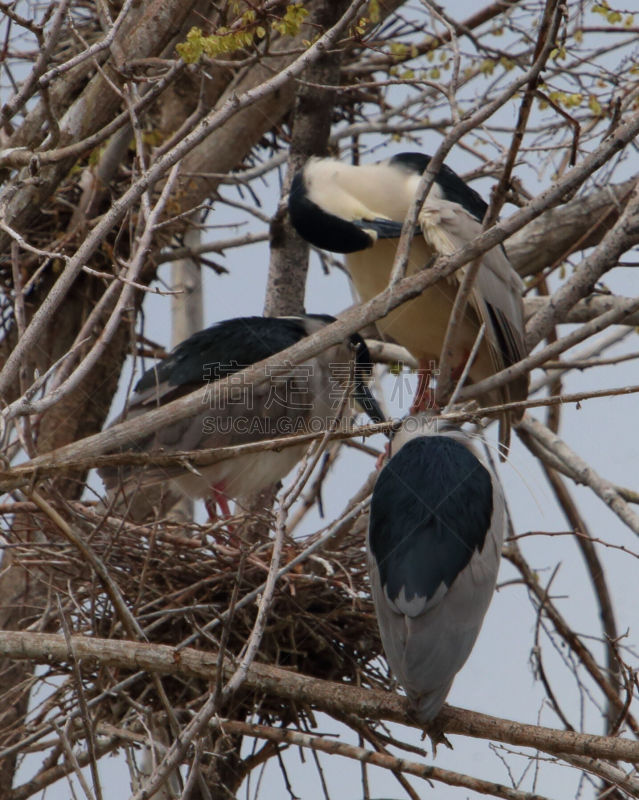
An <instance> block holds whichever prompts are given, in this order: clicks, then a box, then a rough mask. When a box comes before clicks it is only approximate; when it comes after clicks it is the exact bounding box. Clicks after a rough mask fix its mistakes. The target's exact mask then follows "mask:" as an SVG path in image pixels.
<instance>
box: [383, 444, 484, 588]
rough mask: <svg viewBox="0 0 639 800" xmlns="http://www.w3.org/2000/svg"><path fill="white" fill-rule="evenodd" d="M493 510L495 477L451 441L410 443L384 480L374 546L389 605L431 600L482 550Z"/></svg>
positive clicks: (390, 464) (388, 468) (391, 463)
mask: <svg viewBox="0 0 639 800" xmlns="http://www.w3.org/2000/svg"><path fill="white" fill-rule="evenodd" d="M492 512H493V493H492V481H491V477H490V473H489V472H488V470H487V469H486V468H485V467H484V466H483V464H482V463H481V462H480V461H479V459H478V458H477V457H476V456H475V455H473V453H471V451H470V450H469V449H468V448H466V447H464V445H462V444H461V443H460V442H457V441H456V440H455V439H452V438H451V437H448V436H421V437H417V438H415V439H411V440H410V441H408V442H407V443H406V444H405V445H404V446H403V447H402V448H401V450H400V451H399V452H398V453H397V454H396V455H395V456H393V458H392V459H391V460H390V461H389V462H388V464H387V465H386V466H385V467H384V469H383V470H382V472H381V473H380V475H379V478H378V480H377V483H376V485H375V489H374V492H373V497H372V500H371V510H370V547H371V551H372V553H373V555H374V557H375V560H376V562H377V566H378V569H379V575H380V580H381V585H382V586H383V587H384V588H385V590H386V593H387V595H388V597H389V599H390V600H391V601H395V600H397V598H398V597H399V595H400V593H401V591H402V588H403V589H404V593H405V599H406V600H407V601H409V602H410V600H411V599H412V598H413V597H415V596H417V597H421V598H426V599H430V598H432V597H433V595H434V594H435V593H436V592H437V590H438V588H439V587H440V586H441V585H442V584H444V585H445V586H447V587H450V585H451V584H452V583H453V581H454V580H455V578H456V577H457V575H458V574H459V573H460V572H461V571H462V570H463V569H464V567H465V566H466V565H467V564H468V562H469V561H470V559H471V557H472V555H473V553H474V552H475V551H481V550H482V548H483V546H484V542H485V540H486V534H487V532H488V530H489V527H490V523H491V518H492Z"/></svg>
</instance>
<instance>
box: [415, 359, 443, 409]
mask: <svg viewBox="0 0 639 800" xmlns="http://www.w3.org/2000/svg"><path fill="white" fill-rule="evenodd" d="M432 370H433V364H432V361H426V360H425V359H421V358H420V359H419V367H418V369H417V391H416V392H415V397H414V399H413V404H412V406H411V407H410V413H411V414H419V412H420V411H426V409H428V408H437V403H436V401H435V392H433V390H432V389H431V388H430V377H431V374H432Z"/></svg>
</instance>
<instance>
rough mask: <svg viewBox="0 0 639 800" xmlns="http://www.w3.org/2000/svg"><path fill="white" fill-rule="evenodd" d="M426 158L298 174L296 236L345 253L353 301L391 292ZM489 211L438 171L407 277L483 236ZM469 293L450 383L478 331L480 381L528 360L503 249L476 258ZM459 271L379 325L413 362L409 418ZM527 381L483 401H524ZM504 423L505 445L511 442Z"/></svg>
mask: <svg viewBox="0 0 639 800" xmlns="http://www.w3.org/2000/svg"><path fill="white" fill-rule="evenodd" d="M429 162H430V156H427V155H423V154H422V153H400V154H399V155H396V156H393V157H392V158H390V159H388V160H387V161H381V162H379V163H374V164H363V165H361V166H352V165H349V164H345V163H343V162H341V161H337V160H335V159H332V158H311V159H309V161H307V162H306V164H305V166H304V167H303V169H302V170H301V171H300V172H298V173H297V174H296V175H295V176H294V178H293V182H292V185H291V191H290V194H289V206H288V207H289V214H290V217H291V221H292V223H293V225H294V227H295V228H296V230H297V231H298V233H299V234H300V235H301V236H302V237H303V238H304V239H306V240H307V241H308V242H310V243H311V244H312V245H314V246H315V247H319V248H322V249H324V250H330V251H332V252H336V253H345V254H346V266H347V268H348V271H349V273H350V276H351V278H352V280H353V284H354V286H355V289H356V290H357V293H358V294H359V296H360V298H361V299H362V300H363V301H366V300H370V299H371V298H372V297H374V296H375V295H377V294H379V293H380V292H382V291H383V290H384V289H385V288H386V286H387V285H388V281H389V278H390V274H391V269H392V265H393V261H394V259H395V253H396V250H397V240H398V239H399V236H400V233H401V229H402V224H403V221H404V219H405V217H406V216H407V213H408V210H409V208H410V205H411V203H412V201H413V198H414V196H415V193H416V189H417V186H418V184H419V182H420V179H421V175H422V173H423V172H424V171H425V170H426V168H427V167H428V164H429ZM486 209H487V206H486V203H485V202H484V201H483V200H482V198H481V197H480V196H479V195H478V194H477V192H475V191H474V190H473V189H471V188H470V187H469V186H468V185H467V184H466V183H464V181H463V180H462V179H461V178H460V177H459V176H458V175H457V174H456V173H455V172H453V171H452V170H451V169H449V168H448V167H446V166H443V167H441V169H440V170H439V172H438V173H437V176H436V178H435V182H434V183H433V186H432V187H431V190H430V192H429V194H428V196H427V198H426V200H425V201H424V204H423V206H422V208H421V210H420V212H419V216H418V225H419V228H420V229H421V234H422V235H421V236H418V235H416V236H414V237H413V241H412V244H411V248H410V253H409V260H408V269H407V274H411V273H414V272H417V271H418V270H420V269H422V268H423V267H425V266H426V265H427V264H428V263H429V261H430V260H431V259H432V258H433V257H434V256H437V255H446V254H450V253H453V252H455V251H456V250H458V249H460V248H461V247H463V246H464V245H465V244H467V243H468V242H469V241H471V240H472V239H473V238H474V237H476V236H477V235H478V234H479V233H481V230H482V219H483V217H484V215H485V213H486ZM481 259H482V260H481V267H480V269H479V272H478V274H477V277H476V280H475V283H474V286H473V291H472V293H471V296H470V298H469V303H468V305H467V307H466V310H465V314H464V318H463V321H462V323H461V325H460V330H459V331H458V332H457V339H456V345H455V347H454V350H453V353H452V360H451V365H452V367H453V377H459V376H460V375H461V372H462V371H463V367H464V365H465V363H466V360H467V359H468V356H469V354H470V352H471V350H472V348H473V345H474V343H475V340H476V338H477V336H478V332H479V329H480V328H481V325H482V323H485V326H486V327H485V333H484V337H483V340H482V342H481V343H480V346H479V349H478V352H477V355H476V357H475V359H474V361H473V363H472V365H471V366H470V371H469V380H470V381H471V382H474V383H476V382H478V381H480V380H482V379H483V378H486V377H488V376H489V375H493V374H494V373H496V372H498V371H500V370H501V369H503V368H505V367H508V366H510V365H511V364H514V363H515V362H517V361H519V360H520V359H521V358H523V357H524V356H525V354H526V348H525V340H524V316H523V304H522V281H521V279H520V277H519V275H517V273H516V272H515V271H514V269H513V268H512V266H511V264H510V262H509V261H508V258H507V257H506V253H505V251H504V249H503V247H501V246H498V247H494V248H493V249H492V250H489V251H488V252H486V253H484V254H483V256H482V257H481ZM460 272H463V268H462V270H461V271H458V272H457V273H456V274H454V275H451V276H450V277H449V278H446V279H444V280H442V281H439V282H438V283H436V284H435V285H434V286H430V287H428V288H427V289H426V290H425V291H424V292H422V294H421V295H419V296H418V297H416V298H414V299H412V300H409V301H408V302H406V303H404V304H402V305H401V306H399V307H398V308H395V309H393V310H392V311H391V312H389V313H388V314H387V315H386V316H385V317H383V318H382V319H380V320H378V322H377V325H378V327H379V329H380V331H381V333H382V334H383V335H384V336H387V337H390V338H392V339H393V340H395V341H396V342H397V343H398V344H400V345H403V346H404V347H405V348H406V349H407V350H409V351H410V353H411V354H412V355H413V356H414V357H415V358H416V359H417V360H418V362H419V367H420V382H419V389H418V396H417V397H416V398H415V402H414V404H413V409H412V411H413V412H416V411H420V410H424V409H425V408H426V407H427V406H428V405H430V404H431V401H430V400H429V393H428V383H429V378H430V374H431V372H432V371H433V367H434V366H435V365H436V364H437V363H438V362H439V359H440V353H441V349H442V345H443V341H444V337H445V334H446V329H447V327H448V321H449V317H450V312H451V309H452V305H453V302H454V300H455V296H456V292H457V288H458V286H459V280H460V277H459V275H460ZM527 394H528V377H527V376H524V377H522V378H517V379H515V380H513V381H512V382H510V383H508V384H506V385H505V386H504V387H503V388H502V389H500V390H498V391H497V392H494V393H492V394H491V395H489V396H488V401H489V402H490V403H501V402H503V403H506V402H510V401H513V400H525V399H526V397H527ZM519 416H520V414H519V413H517V412H516V413H515V414H512V415H505V416H504V419H503V425H502V431H501V439H502V442H503V443H504V444H505V445H507V443H508V441H509V427H510V426H509V421H510V419H511V418H512V419H517V418H519Z"/></svg>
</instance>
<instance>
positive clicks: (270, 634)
mask: <svg viewBox="0 0 639 800" xmlns="http://www.w3.org/2000/svg"><path fill="white" fill-rule="evenodd" d="M63 513H64V516H65V518H66V519H67V520H68V521H69V522H70V524H71V525H73V526H74V529H75V530H76V531H77V530H80V531H84V532H85V534H84V535H83V539H84V541H86V542H87V544H88V545H89V547H90V548H91V550H92V552H93V553H94V554H95V556H97V558H99V559H100V561H101V562H102V564H103V565H104V566H105V567H106V569H107V570H108V573H109V575H110V577H111V580H112V581H113V582H114V583H115V584H116V585H117V587H118V589H119V592H120V593H121V595H122V597H123V599H124V600H125V602H126V605H127V606H128V608H129V609H130V610H131V611H132V613H133V614H134V616H135V617H136V619H137V621H138V623H139V624H140V626H141V627H142V628H143V630H144V632H145V635H146V636H147V637H148V641H149V642H153V643H158V644H167V645H173V646H175V645H178V644H180V643H182V642H184V641H185V640H187V639H189V638H191V637H193V636H195V637H196V638H195V639H194V640H193V641H192V642H191V643H190V644H189V646H191V647H195V648H198V649H203V650H211V651H214V652H218V651H219V648H220V643H221V641H222V638H223V637H226V639H227V641H226V652H227V654H228V655H229V656H236V657H237V656H239V655H240V654H241V652H242V648H243V646H244V645H245V643H246V641H247V639H248V637H249V635H250V632H251V629H252V626H253V623H254V621H255V617H256V613H257V603H258V600H253V601H252V602H250V603H248V604H247V605H246V606H244V607H242V608H236V609H235V611H234V612H233V614H232V617H231V621H230V623H228V626H227V627H226V628H225V625H224V623H223V622H220V623H219V624H217V625H216V626H215V627H213V628H212V629H210V630H209V629H208V628H207V625H208V624H209V623H211V621H213V620H216V619H217V620H219V618H220V616H221V615H223V614H225V613H226V612H228V609H229V607H230V606H231V603H232V599H233V596H234V592H235V594H236V597H235V600H236V602H237V601H239V600H241V599H242V597H244V596H245V595H246V594H248V593H249V592H251V591H252V590H254V589H256V588H258V587H259V586H260V585H261V584H262V583H263V582H264V580H265V579H266V575H267V571H268V568H269V563H270V558H271V552H272V540H271V537H270V534H269V533H268V526H267V525H265V524H264V520H262V521H261V522H260V523H259V524H258V526H257V527H258V528H260V529H261V530H262V531H263V533H262V534H261V535H260V534H256V533H255V530H254V528H255V523H254V522H253V524H252V528H253V531H252V532H249V533H246V530H247V529H246V528H244V527H243V523H242V522H241V521H240V522H238V523H236V525H235V527H234V529H233V530H229V529H228V528H227V527H224V526H222V527H220V526H218V527H217V529H216V528H215V527H212V526H197V525H193V524H188V525H184V524H176V523H173V522H168V521H160V522H156V523H154V524H148V525H133V524H129V523H127V522H125V521H123V520H121V519H119V518H115V517H111V518H106V519H105V518H103V517H101V516H100V515H98V514H96V513H95V512H93V511H92V510H90V509H87V508H86V507H85V506H83V505H82V504H80V503H76V504H66V506H65V508H64V511H63ZM21 516H22V519H23V521H24V523H25V524H24V526H23V527H22V528H21V527H20V525H18V520H17V519H16V520H15V521H14V525H13V531H14V533H15V534H16V536H17V537H18V538H19V539H20V540H21V543H20V544H19V545H18V547H17V548H14V550H13V551H12V557H13V558H17V559H19V561H20V563H21V564H23V565H24V566H25V567H27V569H28V570H29V572H30V575H31V576H32V578H35V579H36V580H37V582H38V586H39V590H38V592H37V594H38V595H39V596H40V597H41V599H42V608H41V610H40V613H38V612H36V614H35V616H36V617H37V616H40V619H41V622H42V623H44V625H43V627H40V629H41V630H42V629H46V630H48V631H60V630H61V627H62V626H61V624H60V612H62V613H63V614H64V618H65V624H66V626H67V628H68V630H69V632H70V633H72V634H85V635H90V636H97V637H110V638H124V639H126V638H131V637H130V636H129V635H128V634H127V633H126V631H125V628H124V626H123V624H122V621H121V620H120V619H119V618H118V616H117V614H116V612H115V609H114V606H113V604H112V602H111V599H110V598H109V596H108V593H107V592H106V591H105V588H104V585H103V582H102V581H101V580H100V579H99V577H98V576H97V575H96V573H95V571H94V570H93V568H92V567H91V565H90V564H88V563H87V560H86V559H85V558H84V557H83V556H82V555H81V554H80V553H79V552H78V550H77V549H76V548H75V547H74V546H72V545H71V544H69V543H68V542H66V541H65V540H64V539H63V538H62V537H61V536H60V534H59V531H56V530H55V529H52V528H51V526H50V525H49V524H47V525H46V532H45V537H42V535H41V534H40V536H38V538H46V541H42V542H35V541H34V538H35V537H34V531H35V530H36V529H37V528H39V529H40V531H41V532H42V528H43V522H44V523H45V524H46V521H43V519H42V517H41V516H40V515H39V514H38V515H36V514H27V513H25V514H24V515H21ZM36 519H37V521H36ZM34 523H35V524H34ZM364 523H365V521H364V520H363V519H361V518H360V520H358V521H357V522H356V523H355V524H354V525H353V526H351V527H350V528H349V529H348V530H347V531H346V532H345V533H341V534H340V536H339V538H338V539H336V540H335V541H331V542H329V543H328V545H327V546H326V549H322V550H321V551H320V553H319V554H317V555H311V556H310V557H308V558H307V559H306V561H305V562H304V563H302V564H300V565H299V566H297V567H296V568H294V569H293V570H292V571H291V572H290V573H288V574H287V575H285V576H284V577H282V578H281V579H280V580H279V581H278V584H277V589H276V593H275V597H274V602H273V606H272V609H271V613H270V615H269V619H268V623H267V626H266V630H265V634H264V637H263V639H262V644H261V648H260V651H259V655H258V657H257V660H258V661H261V662H263V663H266V664H271V665H276V666H279V667H283V668H286V669H292V670H295V671H297V672H299V673H302V674H305V675H311V676H316V677H318V678H323V679H327V680H332V681H339V682H342V683H352V684H354V685H357V686H363V687H366V686H375V687H377V688H388V687H389V686H390V680H389V676H388V673H387V672H386V668H385V665H384V662H383V660H380V659H379V656H381V655H382V650H381V644H380V641H379V635H378V631H377V623H376V619H375V613H374V609H373V605H372V601H371V598H370V592H369V586H368V574H367V567H366V552H365V524H364ZM264 531H266V533H264ZM242 536H244V539H245V541H246V540H247V539H249V540H250V541H252V542H253V543H252V544H250V545H249V544H244V545H243V544H242V541H241V537H242ZM311 541H312V539H309V538H304V539H302V540H297V539H290V540H288V541H287V543H286V545H285V549H284V554H283V557H282V562H281V565H282V566H283V565H285V564H286V563H288V562H289V561H290V560H292V559H293V558H295V557H296V556H297V555H298V554H299V553H300V552H301V551H302V550H304V549H305V548H306V547H308V545H309V544H310V542H311ZM56 595H57V597H56V600H55V601H54V602H52V598H53V597H54V596H56ZM58 598H59V600H60V602H59V604H58ZM258 599H259V598H258ZM34 621H35V620H34ZM65 670H67V674H68V672H69V671H70V666H69V665H63V666H62V667H52V668H51V671H50V673H49V677H50V678H53V677H54V676H55V675H56V674H58V675H59V674H60V673H61V672H64V671H65ZM83 676H84V682H85V690H86V692H87V695H88V696H91V695H93V696H94V695H95V694H97V693H99V692H101V691H104V690H105V689H107V688H110V687H111V686H113V685H114V684H115V683H117V682H118V681H122V680H123V679H124V678H125V677H126V675H125V674H123V673H122V671H121V670H119V671H117V673H116V672H115V671H113V670H105V669H102V670H98V671H95V672H94V673H87V672H85V671H84V670H83ZM72 683H73V682H72V681H71V680H70V681H66V682H64V683H63V684H62V686H61V688H60V689H58V690H56V693H58V692H60V691H66V692H68V693H69V697H68V698H67V702H71V695H72V694H73V692H74V691H75V689H74V688H73V686H72ZM162 683H163V686H164V688H165V690H166V692H167V695H168V697H169V700H170V702H171V704H172V706H173V707H174V708H176V709H179V708H186V707H190V706H192V704H195V705H197V704H198V703H199V700H200V699H201V698H202V697H203V696H204V695H205V694H206V693H207V692H208V691H209V690H210V684H209V683H208V682H207V681H204V680H198V679H196V678H188V679H185V678H181V677H174V676H168V677H163V678H162ZM65 686H66V689H65ZM76 688H77V687H76ZM150 689H151V685H150V682H149V680H148V676H145V677H144V678H143V679H140V680H139V681H137V682H136V683H135V684H134V685H133V686H128V687H127V689H126V696H127V698H129V699H133V700H134V701H135V702H136V703H144V704H145V705H146V706H147V707H151V708H153V709H155V710H159V705H158V701H157V698H156V697H155V692H154V691H150ZM51 699H52V698H50V699H49V701H48V702H47V703H46V705H47V706H49V707H50V702H51ZM60 699H61V698H60V697H59V696H58V698H57V702H58V704H59V701H60ZM236 700H237V702H239V703H241V704H242V705H243V706H244V708H243V709H241V711H242V712H243V714H246V713H248V714H251V713H256V714H257V716H258V717H259V718H261V719H264V720H268V721H269V722H271V723H273V722H274V721H275V720H279V721H281V722H282V723H284V724H286V723H288V722H290V721H291V719H292V718H294V717H297V715H298V714H299V713H304V709H303V708H302V709H301V708H297V709H292V708H291V706H290V704H285V705H284V704H282V701H280V700H278V699H277V698H270V697H264V696H262V697H259V698H258V697H255V696H249V695H241V696H240V697H238V698H236ZM61 705H63V706H64V703H62V704H61ZM115 705H117V704H114V706H115ZM238 711H240V709H238V708H236V709H235V712H236V713H237V712H238ZM120 715H121V709H119V710H118V711H117V712H115V716H118V717H120V719H121V716H120Z"/></svg>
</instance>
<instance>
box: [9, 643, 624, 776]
mask: <svg viewBox="0 0 639 800" xmlns="http://www.w3.org/2000/svg"><path fill="white" fill-rule="evenodd" d="M70 642H71V646H72V648H73V655H74V658H76V659H77V660H78V661H83V660H88V661H89V662H90V663H92V664H96V663H97V664H101V665H109V666H114V667H119V668H122V669H134V670H138V669H144V670H148V671H149V672H157V673H159V674H162V675H184V676H189V675H190V676H197V677H201V678H205V679H207V680H212V679H213V678H214V676H215V671H216V665H217V661H218V656H217V653H204V652H201V651H198V650H192V649H190V648H185V649H182V650H178V649H176V648H174V647H167V646H166V645H152V644H142V643H139V642H131V641H116V640H113V639H98V638H94V637H91V638H88V637H82V636H73V637H71V640H70ZM0 654H1V655H3V656H6V657H8V658H14V659H18V660H21V659H32V660H34V661H36V662H38V663H50V662H51V661H58V662H66V661H67V660H68V658H69V655H68V649H67V642H66V641H65V639H64V637H63V636H58V635H55V634H43V633H31V632H28V633H25V632H22V631H4V632H0ZM233 671H234V666H233V665H232V664H231V663H230V662H225V664H224V672H225V674H227V675H230V674H232V673H233ZM245 686H246V687H247V688H251V689H257V690H261V691H266V692H268V693H269V694H271V693H272V694H274V695H275V696H277V697H281V698H283V699H288V700H295V701H296V702H299V703H309V704H311V705H313V706H315V707H316V708H318V709H319V710H322V711H326V712H328V713H335V712H337V713H340V714H343V713H350V714H358V715H363V716H367V717H370V718H372V719H386V720H391V721H393V722H401V723H403V724H404V725H412V726H414V725H415V723H414V722H413V721H412V720H411V718H410V715H409V713H408V702H407V701H406V699H405V698H403V697H400V696H399V695H396V694H392V693H390V692H381V691H376V690H372V689H369V690H365V689H359V688H357V687H355V686H349V685H346V684H339V683H331V682H330V681H325V680H321V679H319V678H315V677H313V678H311V677H306V676H304V675H299V674H297V673H294V672H291V671H289V670H284V669H279V668H277V667H271V666H267V665H266V664H252V665H251V667H250V668H249V669H248V671H247V674H246V681H245ZM437 722H438V724H440V723H441V726H442V728H443V731H444V732H445V733H450V734H454V733H457V734H462V735H466V736H471V737H476V738H480V739H494V740H496V741H502V742H506V743H508V744H514V745H521V746H525V747H534V748H537V749H539V750H542V751H543V752H546V753H552V754H554V755H561V753H569V754H573V755H581V756H588V757H590V758H601V759H604V760H611V759H612V760H619V761H627V762H629V763H632V764H639V742H633V741H631V740H629V739H623V738H619V737H606V736H595V735H592V734H585V733H575V732H572V731H560V730H554V729H552V728H544V727H542V726H536V725H525V724H521V723H518V722H513V721H511V720H502V719H499V718H497V717H491V716H489V715H488V714H480V713H477V712H474V711H466V710H464V709H460V708H453V707H452V706H446V707H445V708H444V709H443V710H442V711H441V712H440V714H439V715H438V717H437Z"/></svg>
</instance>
